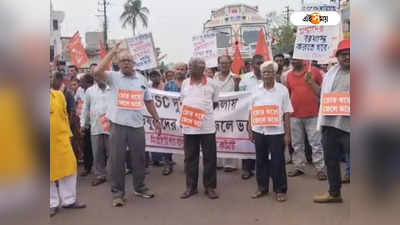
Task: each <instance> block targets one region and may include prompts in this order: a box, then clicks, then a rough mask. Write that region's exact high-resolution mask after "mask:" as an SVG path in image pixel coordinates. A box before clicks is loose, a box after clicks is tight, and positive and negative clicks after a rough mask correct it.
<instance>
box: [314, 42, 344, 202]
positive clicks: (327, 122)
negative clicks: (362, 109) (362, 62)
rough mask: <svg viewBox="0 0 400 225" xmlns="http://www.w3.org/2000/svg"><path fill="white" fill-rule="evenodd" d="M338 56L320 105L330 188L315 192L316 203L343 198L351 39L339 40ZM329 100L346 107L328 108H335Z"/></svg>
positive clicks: (319, 126) (327, 75)
mask: <svg viewBox="0 0 400 225" xmlns="http://www.w3.org/2000/svg"><path fill="white" fill-rule="evenodd" d="M336 58H337V59H338V62H339V64H338V65H336V66H334V67H332V68H331V69H330V70H329V71H328V72H327V73H326V74H325V76H324V79H323V81H322V86H321V108H320V114H319V118H318V120H319V121H318V128H322V144H323V147H324V152H325V154H324V157H325V164H326V168H327V171H328V182H329V191H328V193H326V194H323V195H320V196H316V197H315V198H314V202H316V203H330V202H342V201H343V200H342V197H341V193H340V189H341V186H342V185H341V172H340V160H341V159H342V156H343V152H342V151H344V153H349V152H350V40H343V41H341V42H340V43H339V45H338V48H337V50H336ZM338 96H339V97H338ZM335 98H336V99H335ZM333 100H334V101H333ZM337 100H339V101H337ZM343 100H345V101H343ZM330 102H337V103H338V104H339V105H337V106H338V107H337V109H347V110H337V111H335V110H329V111H328V110H325V109H326V108H332V107H329V103H330Z"/></svg>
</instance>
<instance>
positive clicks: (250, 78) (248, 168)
mask: <svg viewBox="0 0 400 225" xmlns="http://www.w3.org/2000/svg"><path fill="white" fill-rule="evenodd" d="M263 63H264V57H263V56H262V55H254V56H253V59H252V62H251V65H252V67H253V70H254V71H253V72H248V73H246V74H245V75H244V77H243V80H241V81H240V83H239V84H238V85H236V87H235V90H239V91H254V90H255V89H256V88H257V86H258V85H260V84H262V83H263V81H262V77H261V70H260V65H261V64H263ZM253 170H255V160H254V159H244V160H242V179H244V180H246V179H249V178H251V177H252V176H253Z"/></svg>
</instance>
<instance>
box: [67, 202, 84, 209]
mask: <svg viewBox="0 0 400 225" xmlns="http://www.w3.org/2000/svg"><path fill="white" fill-rule="evenodd" d="M63 208H64V209H83V208H86V205H85V204H84V203H80V202H77V201H75V202H74V203H72V204H70V205H64V206H63Z"/></svg>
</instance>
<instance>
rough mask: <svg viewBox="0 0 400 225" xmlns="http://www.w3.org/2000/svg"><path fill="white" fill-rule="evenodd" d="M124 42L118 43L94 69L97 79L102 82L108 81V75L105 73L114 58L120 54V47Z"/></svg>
mask: <svg viewBox="0 0 400 225" xmlns="http://www.w3.org/2000/svg"><path fill="white" fill-rule="evenodd" d="M121 43H122V41H120V42H118V43H117V44H116V45H115V46H114V47H113V48H112V49H111V51H109V52H108V53H107V55H106V57H104V59H103V60H101V62H100V64H99V65H98V66H96V68H95V69H94V75H95V77H97V78H99V79H101V80H106V74H105V73H104V72H105V71H106V69H107V67H108V65H109V64H110V63H111V61H112V59H113V57H114V56H115V55H116V54H117V53H118V52H119V46H120V45H121Z"/></svg>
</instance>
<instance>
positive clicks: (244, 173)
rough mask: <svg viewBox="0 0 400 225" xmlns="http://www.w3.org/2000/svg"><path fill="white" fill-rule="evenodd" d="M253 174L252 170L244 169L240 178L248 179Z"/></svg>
mask: <svg viewBox="0 0 400 225" xmlns="http://www.w3.org/2000/svg"><path fill="white" fill-rule="evenodd" d="M253 175H254V174H253V173H252V172H250V171H245V172H243V174H242V179H243V180H247V179H250V178H251V177H252V176H253Z"/></svg>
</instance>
